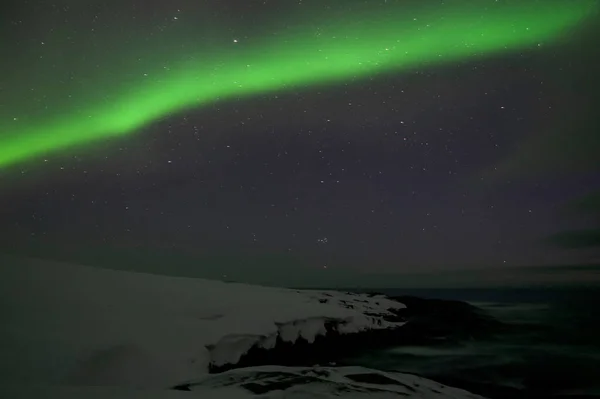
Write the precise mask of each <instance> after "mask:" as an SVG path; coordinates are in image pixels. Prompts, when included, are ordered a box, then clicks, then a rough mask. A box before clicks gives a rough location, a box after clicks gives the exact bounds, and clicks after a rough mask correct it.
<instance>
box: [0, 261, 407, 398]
mask: <svg viewBox="0 0 600 399" xmlns="http://www.w3.org/2000/svg"><path fill="white" fill-rule="evenodd" d="M403 306H404V305H402V304H400V303H398V302H395V301H391V300H389V299H386V298H385V297H377V296H376V297H368V296H366V295H352V294H343V293H338V292H324V291H297V290H289V289H279V288H267V287H258V286H250V285H244V284H234V283H224V282H219V281H209V280H201V279H191V278H174V277H165V276H157V275H150V274H141V273H133V272H122V271H114V270H104V269H98V268H92V267H86V266H79V265H70V264H62V263H54V262H45V261H36V260H27V261H20V262H15V264H8V265H2V267H1V268H0V317H1V319H0V320H1V321H2V325H1V327H0V353H1V354H2V355H1V356H0V375H1V377H0V378H2V379H5V378H6V379H9V380H10V381H13V382H22V383H30V382H36V383H42V382H43V383H69V384H93V385H126V386H143V387H147V386H155V387H168V386H172V385H175V384H177V383H180V382H182V381H187V380H189V379H193V378H197V377H198V376H199V375H201V374H203V373H206V372H207V370H208V366H209V364H210V363H213V364H215V365H222V364H226V363H236V362H237V361H238V360H239V358H240V356H241V355H243V354H244V353H246V352H247V351H248V350H249V349H250V348H251V347H252V346H254V345H258V346H261V347H265V348H269V347H272V346H273V345H274V344H275V342H276V338H277V336H279V337H280V338H281V339H283V340H285V341H292V342H293V341H295V340H296V339H297V338H298V337H299V336H302V337H304V338H305V339H307V340H308V341H309V342H310V341H312V340H313V339H314V338H315V337H316V336H317V335H319V334H324V333H325V322H334V323H337V325H338V330H339V331H340V332H343V333H353V332H359V331H363V330H367V329H380V328H393V327H396V326H397V325H394V324H393V323H388V322H386V321H385V320H383V319H382V317H378V316H374V314H379V315H382V316H383V315H386V314H389V312H388V309H390V308H401V307H403ZM365 313H369V315H367V314H365Z"/></svg>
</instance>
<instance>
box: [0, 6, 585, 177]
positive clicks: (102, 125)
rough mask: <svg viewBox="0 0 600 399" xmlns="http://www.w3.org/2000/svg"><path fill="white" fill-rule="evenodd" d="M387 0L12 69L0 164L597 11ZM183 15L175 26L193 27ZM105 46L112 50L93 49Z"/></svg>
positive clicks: (90, 49)
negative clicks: (259, 28) (264, 28)
mask: <svg viewBox="0 0 600 399" xmlns="http://www.w3.org/2000/svg"><path fill="white" fill-rule="evenodd" d="M389 3H390V4H389V6H387V7H374V8H373V10H369V9H366V10H365V9H362V10H358V11H357V10H349V11H345V12H342V13H339V14H338V15H337V16H334V17H331V16H326V18H325V17H323V16H322V15H321V16H320V15H319V12H318V6H314V9H310V8H309V9H310V10H311V11H310V12H307V13H306V14H305V15H302V18H290V19H291V20H292V21H291V22H290V27H288V29H287V30H286V31H285V32H282V33H280V34H279V33H278V32H274V34H273V35H270V36H264V37H261V36H258V37H252V38H240V39H237V38H235V37H233V38H231V39H228V41H229V46H221V47H215V46H211V45H208V44H207V42H206V41H203V38H202V37H198V38H196V39H197V40H196V42H195V43H196V47H197V48H196V49H194V50H193V51H192V50H191V49H190V47H189V46H186V47H185V48H184V50H177V47H178V45H177V43H176V42H175V41H174V40H173V41H172V42H171V39H172V38H169V39H168V40H166V41H165V40H159V43H160V46H166V47H167V48H169V51H166V52H165V54H164V57H168V60H167V59H165V60H164V61H165V63H162V64H161V63H157V61H156V60H157V57H156V56H154V57H151V59H152V61H151V62H147V61H140V62H137V61H136V60H137V58H136V57H138V56H139V54H140V51H141V52H142V53H151V52H152V49H153V46H154V43H153V40H154V39H150V40H146V41H145V42H144V43H145V44H144V45H143V47H144V48H143V49H141V50H140V48H128V46H131V43H127V42H126V43H119V41H118V40H115V37H114V36H113V35H107V36H106V37H102V36H101V35H99V36H96V37H95V40H96V41H95V42H93V43H90V45H89V46H84V48H83V50H82V51H83V53H82V54H80V55H79V56H80V57H82V58H87V59H99V58H104V61H103V62H104V63H106V62H108V63H110V64H111V67H110V68H107V69H106V71H103V70H102V69H100V70H97V69H98V68H94V67H93V65H92V64H91V63H84V65H85V66H84V67H83V68H81V67H80V68H77V69H76V70H72V71H71V72H70V75H69V78H68V79H66V81H67V82H66V83H64V84H63V83H60V82H62V81H61V78H60V77H58V76H55V75H60V74H59V73H57V74H54V73H53V72H52V71H51V70H50V69H48V68H47V65H45V61H43V60H42V61H41V62H40V63H39V64H37V66H35V67H33V68H22V69H21V68H16V69H15V71H16V72H15V74H16V75H17V76H15V77H14V79H11V81H10V82H9V85H10V88H12V89H13V92H10V93H9V95H10V96H12V101H11V100H9V101H6V100H5V101H4V105H3V107H2V108H1V109H0V168H6V167H9V166H12V165H15V164H18V163H19V162H22V161H24V160H30V159H36V158H37V157H40V156H42V155H44V154H47V153H51V152H58V151H61V150H62V149H66V148H70V147H72V146H75V145H79V144H87V143H90V144H91V143H93V142H95V141H97V140H99V139H102V138H109V137H112V136H119V135H129V134H133V133H137V132H140V130H141V129H142V128H143V127H144V126H146V125H148V124H150V123H152V122H154V121H156V120H158V119H161V118H164V117H168V116H169V115H173V114H176V113H178V112H182V111H184V110H187V109H192V108H194V107H202V106H203V105H205V104H209V103H214V102H216V101H219V100H224V99H228V98H233V97H239V96H252V95H256V94H260V93H265V92H270V91H281V90H286V89H290V88H294V87H307V86H310V85H316V84H332V85H336V84H340V82H348V81H352V82H355V81H360V80H362V79H365V78H368V77H373V76H378V75H381V74H385V73H391V72H399V73H402V72H403V71H406V70H410V69H412V68H416V67H422V66H431V65H442V66H443V65H448V64H452V63H456V62H460V61H463V60H471V59H477V58H481V57H486V56H491V55H494V54H498V53H505V52H511V51H515V50H522V49H528V48H532V49H533V50H536V48H538V47H542V48H545V47H547V46H551V45H552V44H553V43H554V42H556V41H560V40H561V39H568V37H569V35H570V33H571V32H572V31H574V30H576V29H577V27H578V26H579V25H580V24H581V23H582V22H583V21H584V20H585V19H586V17H587V16H589V15H590V14H591V13H592V11H593V9H594V7H595V6H596V2H594V1H586V0H572V1H567V0H565V1H543V2H536V1H499V2H498V1H497V2H491V1H481V2H470V3H469V2H447V3H446V4H444V5H441V6H439V7H437V8H436V9H433V8H428V7H420V6H418V5H411V6H409V7H406V6H401V5H400V3H401V2H398V4H397V3H396V2H389ZM309 16H312V18H308V17H309ZM283 18H285V16H284V17H283ZM183 19H184V18H182V21H181V24H186V23H187V24H193V21H187V22H186V21H183ZM178 22H179V21H178ZM146 34H147V32H144V30H141V31H140V32H137V33H136V34H135V36H136V37H137V38H138V39H140V38H141V37H143V36H144V35H146ZM3 40H6V39H5V38H3ZM44 45H45V46H47V47H48V48H49V49H50V50H47V51H49V53H45V54H46V59H56V58H57V57H60V55H59V54H60V52H62V51H67V50H65V49H63V48H62V45H61V42H60V40H59V41H54V42H52V40H49V41H48V43H44ZM107 49H108V50H110V51H111V52H110V53H102V52H103V51H107ZM119 57H121V58H119ZM123 57H124V58H125V59H123ZM128 57H131V58H130V59H128ZM140 59H141V58H140ZM107 60H108V61H107ZM165 64H168V65H169V66H168V67H166V66H165ZM119 65H122V66H119ZM64 67H65V68H66V67H68V66H67V65H65V66H64ZM61 73H62V72H61ZM32 74H33V75H35V77H33V78H32V77H31V76H32ZM36 84H39V87H38V86H36ZM63 86H64V87H63ZM73 87H76V88H77V89H76V90H71V89H72V88H73ZM29 97H35V98H36V99H37V100H36V101H33V100H31V101H28V98H29Z"/></svg>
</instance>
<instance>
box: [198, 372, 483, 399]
mask: <svg viewBox="0 0 600 399" xmlns="http://www.w3.org/2000/svg"><path fill="white" fill-rule="evenodd" d="M189 388H190V390H191V392H192V393H193V392H203V391H205V390H206V389H207V388H210V389H211V390H210V392H215V393H218V392H219V390H221V389H227V390H229V392H234V390H233V388H237V389H238V390H239V391H241V392H248V391H250V392H251V393H252V392H254V393H255V394H259V392H264V393H263V395H264V396H261V397H267V398H287V397H294V398H307V399H308V398H319V397H321V398H330V397H337V396H343V397H344V398H351V399H354V398H357V399H359V398H360V399H367V398H369V399H370V398H382V399H383V398H398V397H402V398H409V399H410V398H414V399H416V398H427V399H442V398H445V399H448V398H454V399H483V397H481V396H479V395H474V394H472V393H470V392H467V391H464V390H462V389H457V388H452V387H448V386H445V385H442V384H439V383H437V382H435V381H431V380H428V379H425V378H421V377H418V376H415V375H411V374H405V373H396V372H384V371H379V370H373V369H369V368H365V367H280V366H261V367H248V368H243V369H235V370H230V371H228V372H226V373H221V374H211V375H208V376H206V377H205V378H203V379H201V380H198V381H196V382H195V383H193V384H190V386H189Z"/></svg>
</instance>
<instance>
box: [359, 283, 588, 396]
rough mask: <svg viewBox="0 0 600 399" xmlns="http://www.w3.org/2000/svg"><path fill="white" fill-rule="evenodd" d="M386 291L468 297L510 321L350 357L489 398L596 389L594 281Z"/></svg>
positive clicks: (503, 319)
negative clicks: (588, 284)
mask: <svg viewBox="0 0 600 399" xmlns="http://www.w3.org/2000/svg"><path fill="white" fill-rule="evenodd" d="M383 293H385V294H387V295H392V296H394V295H413V296H418V297H422V298H437V299H451V300H462V301H466V302H469V303H471V304H473V305H475V306H478V307H479V308H481V309H483V310H484V311H486V312H487V313H488V314H490V315H491V316H493V317H495V318H496V319H498V320H500V321H502V322H504V323H506V324H508V325H510V326H512V327H513V328H512V329H511V331H510V333H508V332H505V331H498V333H496V334H492V335H491V336H489V337H486V338H479V339H474V338H472V339H467V340H464V341H462V342H458V343H456V342H454V343H452V344H442V345H435V346H398V347H395V348H391V349H387V350H383V351H378V352H374V353H370V354H368V355H363V356H360V357H358V358H354V359H351V361H352V362H355V363H359V364H361V365H364V366H369V367H374V368H380V369H385V370H395V371H403V372H409V373H415V374H419V375H422V376H425V377H429V378H432V379H434V380H438V381H440V382H444V383H449V384H451V385H454V386H458V387H462V388H464V389H468V390H471V391H472V392H475V393H480V394H482V395H486V396H488V397H491V398H502V397H513V398H517V397H523V398H534V397H560V396H567V395H584V394H585V395H600V289H598V288H581V287H578V288H529V289H527V288H522V289H466V290H460V289H444V290H414V289H413V290H400V289H398V290H385V291H383ZM557 395H558V396H557ZM586 397H591V396H586ZM599 397H600V396H599Z"/></svg>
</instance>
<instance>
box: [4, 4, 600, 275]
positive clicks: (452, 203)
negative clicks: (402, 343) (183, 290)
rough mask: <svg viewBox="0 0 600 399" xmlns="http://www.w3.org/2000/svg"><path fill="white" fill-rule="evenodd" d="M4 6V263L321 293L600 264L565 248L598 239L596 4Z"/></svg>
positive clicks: (599, 55) (587, 253)
mask: <svg viewBox="0 0 600 399" xmlns="http://www.w3.org/2000/svg"><path fill="white" fill-rule="evenodd" d="M1 7H2V8H0V40H1V43H2V45H1V51H2V55H1V56H0V57H1V61H0V252H4V253H16V254H20V255H27V256H35V257H46V258H52V259H60V260H67V261H74V262H75V261H76V262H79V263H87V264H97V265H102V266H110V267H117V268H126V269H135V270H145V271H151V272H160V273H168V274H175V275H191V276H200V277H219V278H226V279H234V280H243V281H251V282H266V283H281V284H294V283H298V284H300V283H305V282H306V283H307V284H312V285H319V284H326V283H327V284H329V283H330V282H331V281H332V279H333V280H335V279H338V278H340V277H339V276H351V275H354V274H353V273H362V274H367V273H368V274H378V273H379V274H383V273H385V274H386V275H388V274H394V273H403V274H407V273H419V272H435V273H442V272H443V271H451V270H461V269H465V268H466V269H478V270H481V271H486V270H495V271H497V270H513V267H515V266H527V267H528V268H529V267H531V266H538V267H542V268H547V267H548V266H550V265H565V264H581V263H590V262H594V261H598V260H599V259H600V257H599V256H598V250H597V249H598V247H600V245H580V246H577V245H575V246H573V245H571V246H569V245H566V246H565V245H558V244H557V243H556V240H552V239H548V238H549V237H550V238H552V237H553V236H555V235H556V234H560V233H561V232H563V231H573V230H577V229H595V228H598V227H599V226H600V219H599V218H598V217H597V216H598V214H595V215H594V216H590V214H589V213H585V212H581V213H578V212H574V211H572V209H571V208H570V205H569V204H572V203H574V202H576V201H581V200H582V199H585V198H588V197H589V196H590V195H594V193H595V192H597V191H598V190H599V189H600V156H598V154H600V121H599V117H598V109H599V106H600V92H599V89H600V78H599V76H598V72H597V65H599V62H600V48H599V46H598V45H597V39H598V37H599V35H600V31H599V29H598V28H597V26H600V24H599V23H598V22H599V21H600V19H599V18H598V15H597V10H598V3H597V2H596V1H594V0H590V1H588V0H581V1H579V0H564V1H560V0H544V1H535V0H519V1H516V0H496V1H492V0H472V1H471V0H447V1H443V0H427V1H422V0H419V1H417V0H396V1H394V0H387V1H386V0H376V1H375V0H372V1H371V0H369V1H364V0H363V1H356V0H343V1H342V0H337V1H331V0H313V1H308V0H306V1H302V0H295V1H275V0H261V1H255V0H221V1H196V0H194V1H192V0H172V1H158V0H151V1H150V0H147V1H141V0H133V1H132V0H121V1H113V0H108V1H92V0H88V1H75V0H68V1H67V0H64V1H60V0H58V1H54V2H50V1H39V0H38V1H25V0H19V1H9V2H8V3H7V4H4V3H3V5H2V6H1ZM507 268H508V269H507ZM528 270H529V269H528ZM336 276H337V277H336ZM327 279H329V280H327ZM350 280H351V279H350ZM388 281H389V280H388ZM360 283H361V281H360V279H358V280H354V284H360Z"/></svg>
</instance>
